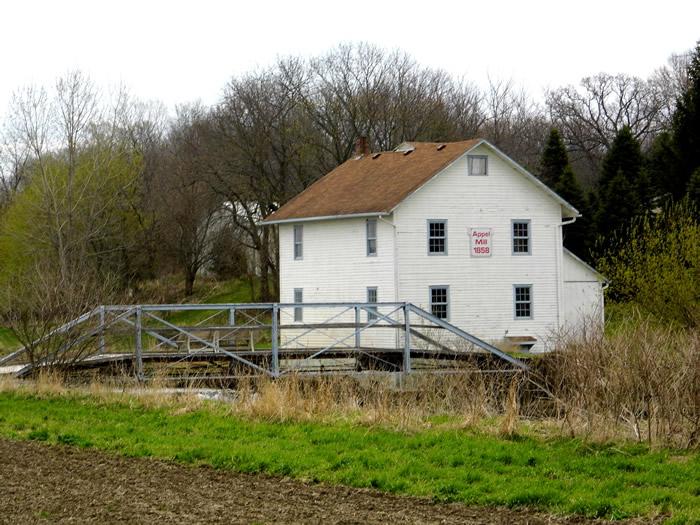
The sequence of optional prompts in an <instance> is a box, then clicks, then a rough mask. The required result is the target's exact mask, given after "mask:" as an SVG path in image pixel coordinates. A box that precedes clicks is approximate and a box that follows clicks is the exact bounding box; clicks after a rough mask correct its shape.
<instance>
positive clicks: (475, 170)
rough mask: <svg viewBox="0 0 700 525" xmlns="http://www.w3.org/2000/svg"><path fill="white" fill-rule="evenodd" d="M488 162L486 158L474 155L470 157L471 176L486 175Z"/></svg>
mask: <svg viewBox="0 0 700 525" xmlns="http://www.w3.org/2000/svg"><path fill="white" fill-rule="evenodd" d="M486 172H487V160H486V157H485V156H477V155H473V156H470V157H469V175H486Z"/></svg>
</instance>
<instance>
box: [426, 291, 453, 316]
mask: <svg viewBox="0 0 700 525" xmlns="http://www.w3.org/2000/svg"><path fill="white" fill-rule="evenodd" d="M449 301H450V291H449V288H448V287H447V286H431V287H430V313H432V314H433V315H434V316H435V317H437V318H438V319H448V318H449V316H450V305H449Z"/></svg>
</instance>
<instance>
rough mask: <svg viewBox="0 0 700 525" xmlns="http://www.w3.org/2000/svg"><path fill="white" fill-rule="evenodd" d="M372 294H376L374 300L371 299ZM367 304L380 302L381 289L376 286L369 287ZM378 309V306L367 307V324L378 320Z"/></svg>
mask: <svg viewBox="0 0 700 525" xmlns="http://www.w3.org/2000/svg"><path fill="white" fill-rule="evenodd" d="M371 294H374V298H372V297H371ZM367 302H368V303H378V302H379V288H377V287H376V286H368V287H367ZM377 318H378V316H377V307H376V306H368V307H367V322H371V321H374V320H375V319H377Z"/></svg>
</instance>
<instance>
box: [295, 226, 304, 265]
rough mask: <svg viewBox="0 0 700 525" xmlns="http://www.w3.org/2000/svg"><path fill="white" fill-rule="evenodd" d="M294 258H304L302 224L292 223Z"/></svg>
mask: <svg viewBox="0 0 700 525" xmlns="http://www.w3.org/2000/svg"><path fill="white" fill-rule="evenodd" d="M294 258H295V259H303V258H304V225H303V224H295V225H294Z"/></svg>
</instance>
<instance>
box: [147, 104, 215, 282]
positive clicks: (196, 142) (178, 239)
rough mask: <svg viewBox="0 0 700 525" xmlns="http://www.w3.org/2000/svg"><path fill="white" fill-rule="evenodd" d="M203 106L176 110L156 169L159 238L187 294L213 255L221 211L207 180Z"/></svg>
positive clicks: (155, 193)
mask: <svg viewBox="0 0 700 525" xmlns="http://www.w3.org/2000/svg"><path fill="white" fill-rule="evenodd" d="M203 116H204V110H203V108H201V107H199V106H184V107H180V108H178V114H177V118H176V121H175V122H174V123H173V124H172V125H171V128H170V131H169V133H168V137H167V151H166V152H165V154H164V155H163V156H162V158H161V165H160V168H159V169H158V170H157V174H156V182H155V184H154V188H153V194H154V196H156V198H157V200H158V202H157V210H156V212H157V217H158V227H157V231H158V238H159V240H160V241H161V242H162V243H163V246H164V250H163V251H165V252H166V253H167V254H169V255H170V256H171V257H173V259H174V260H175V261H176V264H177V265H178V266H179V268H180V269H181V270H182V272H183V274H184V278H185V294H186V295H192V293H193V291H194V283H195V280H196V278H197V274H198V273H199V272H200V271H201V270H202V269H203V268H204V267H205V266H206V265H207V263H209V262H210V261H211V259H212V246H213V244H214V242H213V237H214V235H215V234H216V233H217V221H218V220H220V215H221V213H222V209H223V206H222V199H221V198H220V197H219V196H218V195H217V194H215V193H214V192H213V191H212V189H211V187H210V185H209V184H207V182H206V181H205V180H204V177H203V171H204V169H205V167H204V163H203V161H202V156H203V144H202V137H201V133H200V126H199V125H198V122H199V120H200V119H202V118H203Z"/></svg>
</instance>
